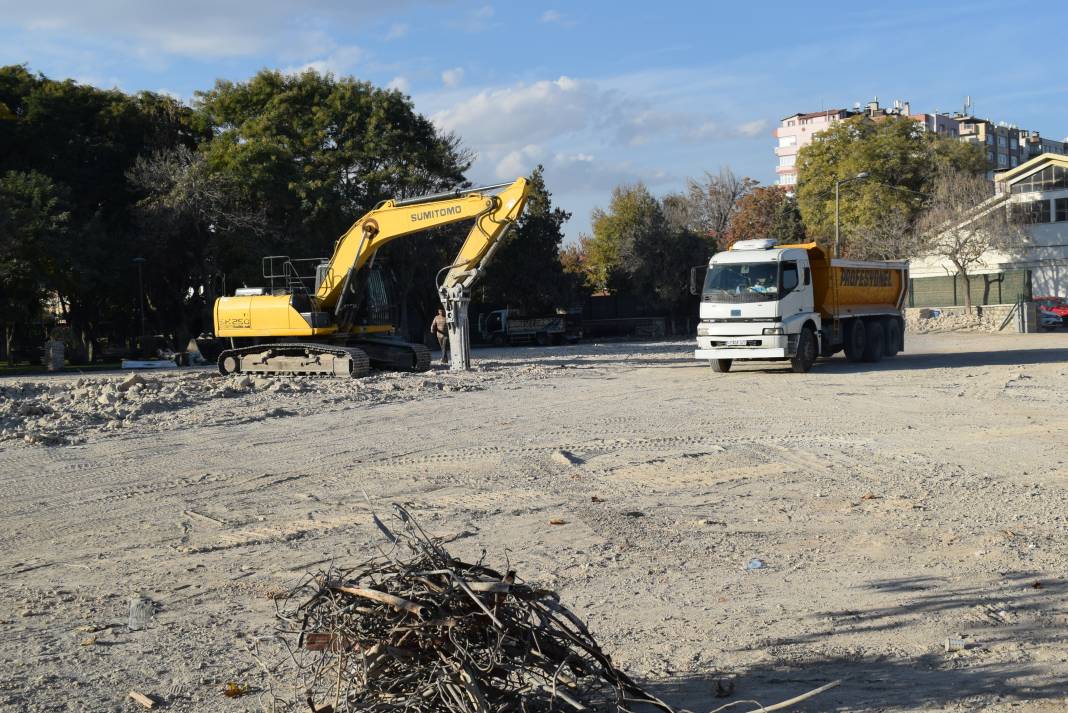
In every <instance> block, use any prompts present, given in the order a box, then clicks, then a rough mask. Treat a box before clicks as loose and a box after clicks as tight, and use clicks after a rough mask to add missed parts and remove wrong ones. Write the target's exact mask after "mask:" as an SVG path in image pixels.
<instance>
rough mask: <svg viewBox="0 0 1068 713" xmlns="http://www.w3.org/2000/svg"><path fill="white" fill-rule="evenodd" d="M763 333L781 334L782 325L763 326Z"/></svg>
mask: <svg viewBox="0 0 1068 713" xmlns="http://www.w3.org/2000/svg"><path fill="white" fill-rule="evenodd" d="M764 334H782V327H764Z"/></svg>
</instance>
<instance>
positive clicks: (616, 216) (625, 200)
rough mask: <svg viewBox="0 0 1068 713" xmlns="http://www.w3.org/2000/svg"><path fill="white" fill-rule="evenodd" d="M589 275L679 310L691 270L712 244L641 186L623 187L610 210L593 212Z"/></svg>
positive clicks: (615, 193)
mask: <svg viewBox="0 0 1068 713" xmlns="http://www.w3.org/2000/svg"><path fill="white" fill-rule="evenodd" d="M586 247H587V252H586V260H587V264H588V266H589V268H588V273H589V275H590V277H591V281H592V282H593V284H594V285H595V286H596V287H597V288H599V289H603V290H607V291H610V292H619V293H623V294H632V295H639V296H645V297H648V298H650V299H653V300H656V301H658V302H660V303H661V304H663V305H665V306H668V307H670V308H674V307H676V306H678V305H679V304H681V303H683V302H684V301H686V300H687V299H688V297H687V295H688V290H689V288H688V275H689V268H690V267H691V266H692V265H694V264H696V263H698V262H701V261H702V260H705V259H707V255H708V246H707V243H706V242H705V241H704V240H703V239H702V238H701V236H699V235H698V234H697V233H695V232H693V231H691V230H688V229H686V228H684V227H681V226H679V225H677V224H673V223H671V222H670V221H668V220H667V219H666V217H665V214H664V209H663V206H662V205H661V203H660V202H659V201H657V200H656V198H655V197H653V195H652V194H651V193H649V190H648V189H647V188H646V187H645V186H644V185H642V184H640V183H639V184H636V185H633V186H618V187H616V188H615V189H614V190H613V191H612V199H611V201H610V203H609V207H608V209H607V210H602V209H600V208H598V209H595V210H594V212H593V236H592V238H590V239H589V241H588V243H587V244H586Z"/></svg>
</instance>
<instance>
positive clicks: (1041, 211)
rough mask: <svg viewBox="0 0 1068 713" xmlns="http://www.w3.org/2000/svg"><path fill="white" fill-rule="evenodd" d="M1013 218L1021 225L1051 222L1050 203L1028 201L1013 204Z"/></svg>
mask: <svg viewBox="0 0 1068 713" xmlns="http://www.w3.org/2000/svg"><path fill="white" fill-rule="evenodd" d="M1012 212H1013V217H1014V218H1015V219H1016V220H1017V221H1019V222H1020V223H1027V224H1034V223H1048V222H1050V211H1049V201H1027V202H1025V203H1013V204H1012Z"/></svg>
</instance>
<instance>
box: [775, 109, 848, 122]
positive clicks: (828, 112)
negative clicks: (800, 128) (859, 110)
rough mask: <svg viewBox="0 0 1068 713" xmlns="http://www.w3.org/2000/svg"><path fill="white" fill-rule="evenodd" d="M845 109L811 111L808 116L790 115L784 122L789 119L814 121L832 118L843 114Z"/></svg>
mask: <svg viewBox="0 0 1068 713" xmlns="http://www.w3.org/2000/svg"><path fill="white" fill-rule="evenodd" d="M843 111H845V109H826V110H824V111H810V112H808V113H807V114H802V113H800V112H798V113H797V114H790V116H784V117H783V119H782V120H783V121H786V120H787V119H795V118H796V119H812V118H814V117H817V116H831V115H832V114H841V113H842V112H843Z"/></svg>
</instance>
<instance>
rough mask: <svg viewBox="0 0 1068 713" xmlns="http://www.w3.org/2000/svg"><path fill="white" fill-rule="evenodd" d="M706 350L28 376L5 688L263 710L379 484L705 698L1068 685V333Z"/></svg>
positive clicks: (61, 706) (1, 404)
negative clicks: (711, 360) (448, 363)
mask: <svg viewBox="0 0 1068 713" xmlns="http://www.w3.org/2000/svg"><path fill="white" fill-rule="evenodd" d="M692 348H693V346H692V344H691V343H689V342H674V343H658V344H649V343H643V344H612V345H598V344H583V345H578V346H575V347H560V348H546V349H534V348H531V349H514V350H495V351H476V353H475V357H476V363H477V365H478V367H479V370H478V371H475V372H472V373H467V374H459V375H454V374H449V373H448V372H445V371H441V370H438V371H435V372H432V373H428V374H420V375H415V374H404V375H383V374H379V375H374V376H372V377H370V378H368V379H366V380H363V381H361V382H335V381H327V380H321V381H314V380H302V381H296V382H293V383H287V384H282V383H280V381H279V380H271V379H267V380H260V381H252V380H248V381H244V380H238V379H224V378H223V377H218V376H214V375H213V374H211V372H210V371H207V370H201V371H195V370H193V371H185V372H182V373H168V374H155V373H150V374H144V375H143V376H144V379H145V383H144V384H140V383H133V384H126V385H125V387H126V388H125V389H120V388H119V387H120V385H123V384H122V382H123V381H124V379H126V378H127V376H128V375H126V374H116V375H108V376H93V377H91V378H85V377H83V378H79V377H72V376H62V377H55V378H52V379H44V380H27V379H18V380H5V381H0V573H2V576H0V671H2V675H0V709H2V710H10V711H30V712H36V711H133V710H138V709H139V708H138V706H137V705H136V704H135V703H134V702H133V701H130V700H129V699H127V698H126V695H127V692H128V691H130V690H131V689H135V690H138V691H141V692H143V693H146V694H151V695H154V696H156V697H158V698H159V699H162V700H163V701H164V708H165V709H166V710H173V711H204V712H209V711H211V712H215V711H255V710H268V709H269V708H268V704H269V701H268V700H267V698H266V696H265V695H263V694H262V693H259V694H257V693H253V694H250V695H247V696H244V697H241V698H233V699H230V698H226V697H224V696H223V695H222V692H221V691H222V689H223V687H224V686H225V685H226V683H227V682H231V681H233V682H237V683H240V684H241V685H244V686H249V687H252V688H253V689H257V688H262V686H263V676H262V674H261V670H260V668H259V666H258V665H257V664H256V662H255V661H254V659H253V658H252V656H251V654H250V653H249V651H250V649H252V648H254V647H259V650H260V651H261V653H264V652H266V653H265V656H266V657H267V658H268V659H270V657H271V655H273V654H272V653H271V652H272V651H276V649H272V648H271V647H272V646H273V645H274V644H273V642H272V641H271V638H270V635H271V631H272V615H273V613H274V606H275V604H274V601H273V599H272V595H273V594H274V593H277V592H281V591H284V590H285V589H286V588H288V587H290V586H292V585H294V584H295V583H296V582H297V580H298V579H299V578H300V577H301V575H302V574H304V573H305V572H307V571H309V570H316V569H319V568H322V567H325V566H326V565H327V564H329V563H331V562H332V561H333V562H335V563H337V564H346V563H348V564H356V563H358V562H359V561H361V560H362V559H364V558H365V557H366V555H367V554H368V553H369V552H370V550H371V548H372V546H373V545H374V543H375V542H377V541H378V535H377V534H376V531H375V530H374V527H373V525H372V524H371V522H370V518H369V516H368V507H367V503H366V501H365V498H364V493H366V494H367V496H368V497H369V498H371V500H372V501H373V502H374V503H375V506H376V508H381V509H382V510H383V511H388V510H389V504H390V503H391V502H402V503H406V504H407V506H408V507H409V509H410V510H411V511H412V512H413V513H414V514H415V515H416V516H417V517H419V518H420V521H421V523H422V525H423V526H424V527H425V528H427V529H429V530H430V531H432V532H434V533H436V534H438V535H442V536H448V537H452V538H455V540H454V541H453V542H452V543H451V544H450V545H449V547H450V548H451V549H452V551H453V552H454V553H455V554H457V555H463V556H467V557H477V556H478V555H479V553H480V552H481V550H482V549H483V548H484V549H485V550H486V551H487V555H486V556H487V560H488V562H489V563H490V564H491V565H494V564H498V563H503V562H504V561H505V560H508V561H510V562H511V565H512V566H513V567H514V568H516V569H517V570H518V571H519V574H520V576H522V577H524V578H525V579H527V580H528V581H535V582H539V583H542V584H545V585H549V586H552V587H555V588H557V589H558V590H559V591H560V593H561V596H562V599H563V601H564V602H565V603H567V604H568V605H570V606H571V607H572V608H573V609H575V610H576V611H577V612H578V613H579V614H580V615H582V616H583V617H585V618H587V619H588V621H589V622H590V626H591V629H592V631H593V632H594V634H595V635H596V636H597V637H598V639H599V641H600V642H601V644H602V646H603V647H604V648H605V650H606V651H607V652H608V653H610V654H611V655H612V657H613V659H614V660H615V662H616V663H617V664H618V665H619V666H621V667H622V668H623V669H624V670H626V671H628V672H629V673H631V674H633V675H635V676H636V677H637V678H639V679H641V680H642V681H644V682H646V683H647V684H648V685H649V686H650V687H651V688H652V689H653V690H654V691H656V692H657V693H658V694H659V695H660V696H661V697H663V698H665V699H667V700H668V701H669V702H671V703H673V704H675V705H677V706H683V707H688V708H690V709H692V710H694V711H697V712H699V713H700V712H703V711H708V710H709V709H711V708H715V707H716V706H718V705H722V704H724V703H729V702H731V701H732V700H737V699H757V700H759V701H761V702H763V703H764V704H770V703H774V702H777V701H780V700H783V699H786V698H789V697H791V696H794V695H797V694H799V693H802V692H804V691H807V690H810V689H813V688H815V687H817V686H819V685H821V684H823V683H826V682H828V681H831V680H833V679H842V680H843V682H842V684H841V686H840V687H839V688H836V689H834V690H831V691H829V692H827V693H824V694H822V695H820V696H819V697H818V698H815V699H813V700H811V701H809V702H807V703H805V704H802V705H800V706H798V707H797V708H796V710H799V711H809V712H813V711H977V710H987V711H1063V710H1065V709H1066V708H1068V597H1066V596H1065V595H1066V594H1068V579H1066V578H1068V538H1066V535H1068V532H1066V529H1068V527H1066V526H1068V463H1066V461H1068V446H1066V445H1065V440H1066V438H1068V334H1066V333H1063V332H1061V333H1056V334H1037V335H988V334H937V335H919V336H912V337H910V341H909V344H908V349H907V351H906V353H904V354H902V355H900V356H898V357H897V358H895V359H893V360H887V361H884V362H883V363H881V364H877V365H854V364H847V363H846V362H845V360H844V359H842V358H840V357H838V358H835V359H832V360H829V361H824V362H821V363H819V364H817V366H816V367H815V368H814V369H813V371H812V372H811V373H810V374H807V375H798V374H792V373H789V372H787V371H784V370H782V369H781V368H779V367H776V366H774V365H768V364H764V365H760V366H756V365H747V366H743V367H739V368H738V369H737V370H736V371H735V372H732V373H730V374H716V373H714V372H712V370H711V369H710V368H709V367H708V366H707V365H703V364H699V363H696V362H694V361H693V359H692ZM131 392H132V393H131ZM561 451H566V452H567V453H568V454H570V455H571V458H570V459H569V458H567V457H564V455H563V454H561V453H560V452H561ZM554 519H559V520H563V521H564V522H565V524H562V525H550V524H549V521H550V520H554ZM754 559H759V560H760V561H761V562H762V563H763V564H764V566H763V567H761V568H758V569H754V570H751V571H747V569H746V567H747V563H750V561H751V560H754ZM136 596H143V597H146V598H148V599H150V600H151V602H152V603H153V607H154V609H155V615H154V617H153V618H152V619H151V622H150V624H149V626H148V628H146V629H144V630H141V631H130V630H129V629H128V627H127V619H128V612H129V606H130V600H131V597H136ZM951 637H953V638H957V637H959V638H960V639H962V641H963V648H960V649H959V650H954V651H947V650H946V647H945V642H946V640H947V638H951ZM724 675H727V676H730V675H734V676H736V677H737V679H736V690H735V693H734V695H733V697H730V698H716V697H715V689H716V683H717V681H718V680H720V679H721V678H722V677H723V676H724ZM751 708H752V706H745V705H743V706H738V707H736V708H734V709H732V710H750V709H751Z"/></svg>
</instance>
